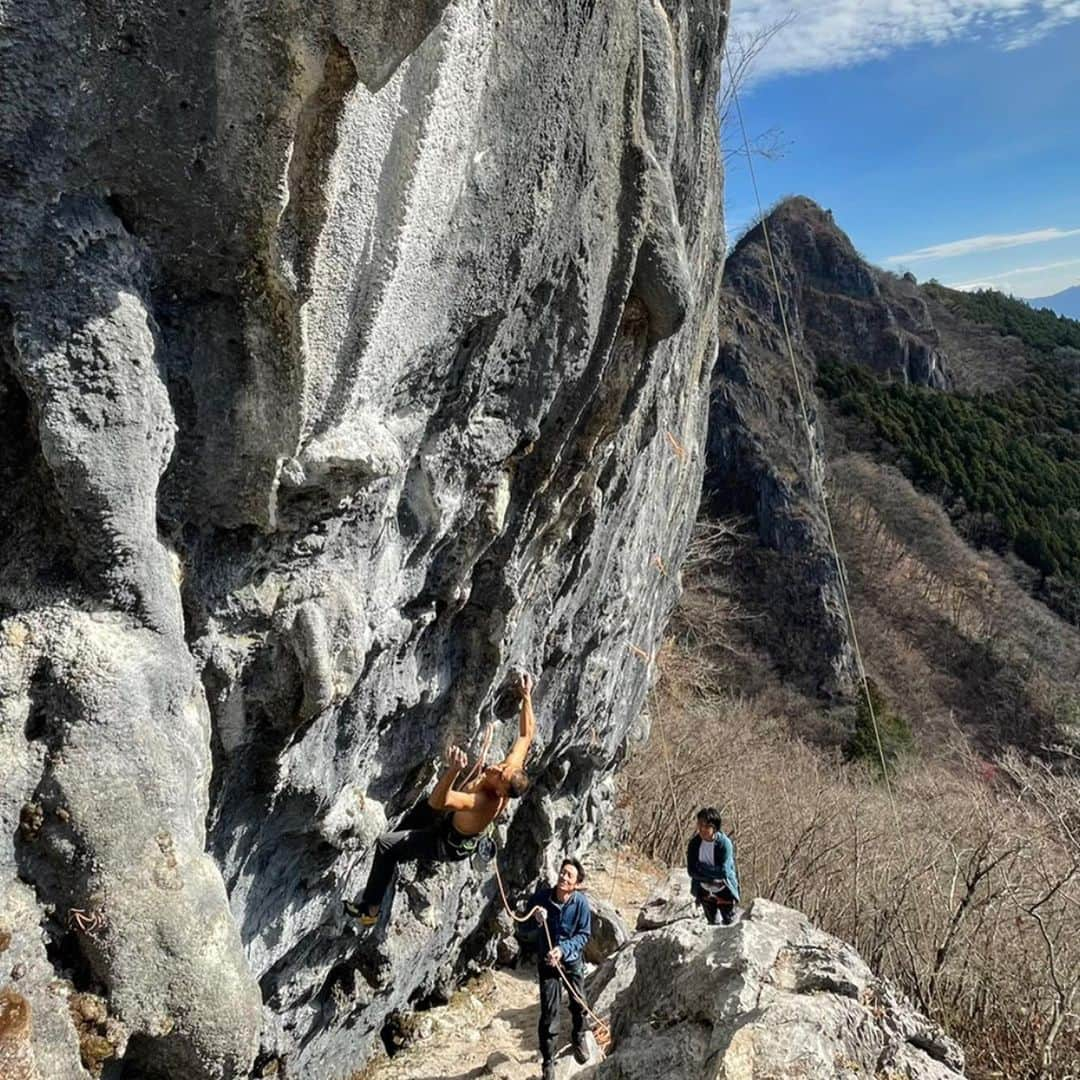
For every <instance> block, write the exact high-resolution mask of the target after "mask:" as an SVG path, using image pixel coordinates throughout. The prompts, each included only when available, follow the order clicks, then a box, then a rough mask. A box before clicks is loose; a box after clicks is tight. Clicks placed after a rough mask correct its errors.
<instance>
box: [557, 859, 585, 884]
mask: <svg viewBox="0 0 1080 1080" xmlns="http://www.w3.org/2000/svg"><path fill="white" fill-rule="evenodd" d="M564 866H572V867H573V868H574V869H575V870H576V871H577V880H576V881H575V882H574V884H575V885H580V884H581V883H582V882H583V881H584V880H585V867H584V866H582V865H581V863H579V862H578V861H577V859H575V858H573V857H572V856H570V855H568V856H567V857H566V858H565V859H563V861H562V862H561V863H559V869H560V870H561V869H562V868H563V867H564Z"/></svg>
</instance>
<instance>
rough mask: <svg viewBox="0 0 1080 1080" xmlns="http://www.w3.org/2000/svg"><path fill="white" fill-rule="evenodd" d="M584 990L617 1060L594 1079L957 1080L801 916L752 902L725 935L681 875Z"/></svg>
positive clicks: (911, 1013)
mask: <svg viewBox="0 0 1080 1080" xmlns="http://www.w3.org/2000/svg"><path fill="white" fill-rule="evenodd" d="M638 925H639V930H638V932H637V933H636V934H634V936H633V937H632V938H631V940H630V941H629V942H628V943H627V944H626V945H625V946H624V947H623V948H622V949H620V950H619V951H618V952H617V953H615V954H614V955H613V956H612V957H611V958H610V959H609V960H608V961H607V962H606V963H605V964H604V965H603V966H601V967H600V968H599V969H598V970H597V972H596V973H595V975H594V976H593V978H592V980H591V982H590V996H591V998H592V1000H593V1007H594V1009H595V1010H596V1012H597V1013H598V1014H599V1015H601V1016H604V1017H606V1018H608V1020H609V1023H610V1026H611V1031H612V1036H613V1039H614V1051H613V1053H612V1054H611V1055H610V1056H609V1057H608V1058H607V1059H606V1060H604V1061H603V1062H602V1063H600V1064H599V1065H598V1066H597V1067H596V1069H595V1072H594V1073H593V1075H594V1076H595V1077H596V1078H597V1080H654V1078H655V1077H657V1076H664V1077H665V1078H666V1080H772V1078H776V1077H785V1078H794V1077H798V1078H799V1080H863V1078H871V1077H873V1078H877V1080H885V1078H888V1080H957V1078H959V1077H962V1076H963V1070H964V1056H963V1052H962V1051H961V1050H960V1048H959V1047H958V1046H957V1045H956V1043H955V1042H953V1041H952V1040H951V1039H950V1038H948V1036H946V1035H945V1034H944V1032H943V1031H941V1029H940V1028H939V1027H938V1026H937V1025H936V1024H934V1023H932V1022H931V1021H929V1020H927V1019H926V1018H925V1017H924V1016H922V1015H921V1014H919V1013H918V1012H916V1011H915V1010H914V1009H913V1008H912V1007H911V1006H910V1005H908V1004H907V1002H906V1001H904V1000H903V998H901V997H900V995H899V994H897V992H896V991H895V990H894V989H893V988H892V987H891V986H890V985H889V984H888V983H886V982H884V981H883V980H881V979H878V978H877V977H875V976H874V974H873V973H872V972H871V971H870V969H869V967H867V965H866V964H865V963H864V962H863V960H862V959H861V958H860V957H859V955H858V954H857V953H856V952H855V951H854V950H853V949H852V948H851V947H850V946H849V945H846V944H844V942H842V941H840V940H838V939H837V938H834V937H831V936H830V935H829V934H826V933H824V932H823V931H821V930H819V929H817V928H816V927H815V926H813V925H812V924H811V923H810V921H809V920H808V919H807V918H806V916H804V915H802V914H801V913H800V912H798V911H794V910H792V909H791V908H786V907H782V906H781V905H779V904H774V903H772V902H770V901H768V900H762V899H757V900H754V901H753V902H752V903H751V904H750V906H749V908H748V909H747V910H746V912H745V913H744V914H743V916H742V918H741V919H740V921H738V922H737V923H736V924H735V925H734V926H730V927H723V926H716V927H713V926H709V925H707V924H706V923H705V921H704V920H703V919H702V918H701V917H700V915H696V914H695V909H694V906H693V902H692V901H691V899H690V895H689V880H688V878H687V877H686V875H685V873H682V872H681V871H676V872H674V873H672V875H671V876H670V877H669V879H668V881H666V882H665V883H664V884H663V885H662V886H661V887H660V888H659V889H658V890H657V892H656V893H654V894H653V896H652V897H650V899H649V901H648V902H647V903H646V905H645V907H644V908H643V910H642V915H641V918H640V920H639V924H638Z"/></svg>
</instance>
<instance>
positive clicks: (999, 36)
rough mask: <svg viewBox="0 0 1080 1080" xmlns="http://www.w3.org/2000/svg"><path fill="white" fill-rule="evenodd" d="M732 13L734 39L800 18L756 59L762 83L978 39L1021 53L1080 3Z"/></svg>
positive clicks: (798, 0) (810, 5)
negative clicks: (918, 48) (916, 48)
mask: <svg viewBox="0 0 1080 1080" xmlns="http://www.w3.org/2000/svg"><path fill="white" fill-rule="evenodd" d="M732 7H733V9H734V10H733V12H732V35H733V37H753V36H754V35H755V34H759V33H761V32H763V31H764V30H766V29H767V28H769V27H772V26H775V25H776V24H778V23H780V22H782V21H783V20H784V19H785V18H787V17H789V16H790V15H791V14H792V13H794V16H795V18H794V19H793V20H792V22H791V23H790V25H787V26H784V27H783V28H782V29H781V30H780V31H779V32H778V33H777V34H776V36H775V37H773V39H772V40H771V41H770V42H769V43H768V45H767V46H766V47H765V48H764V49H763V50H762V52H761V55H760V56H759V57H758V58H757V61H756V64H755V66H754V78H756V79H759V80H760V79H764V78H769V77H771V76H776V75H780V74H793V73H797V72H807V71H822V70H825V69H828V68H837V67H849V66H851V65H853V64H859V63H862V62H863V61H865V60H874V59H880V58H881V57H884V56H887V55H889V53H892V52H895V51H896V50H898V49H903V48H907V47H908V46H911V45H919V44H931V45H941V44H944V43H945V42H948V41H953V40H956V39H958V38H971V37H973V36H975V35H978V34H981V35H985V36H986V37H988V38H989V39H990V40H992V41H994V42H996V43H997V44H998V45H999V46H1000V47H1001V48H1004V49H1020V48H1024V47H1026V46H1028V45H1031V44H1033V43H1034V42H1036V41H1039V40H1041V39H1042V38H1044V37H1046V35H1047V34H1049V33H1051V32H1052V31H1053V30H1055V29H1056V28H1058V27H1060V26H1062V25H1064V24H1065V23H1067V22H1070V21H1071V20H1073V19H1080V0H947V2H944V0H936V2H931V0H736V2H735V3H734V4H733V5H732Z"/></svg>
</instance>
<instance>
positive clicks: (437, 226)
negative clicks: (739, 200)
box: [0, 0, 725, 1080]
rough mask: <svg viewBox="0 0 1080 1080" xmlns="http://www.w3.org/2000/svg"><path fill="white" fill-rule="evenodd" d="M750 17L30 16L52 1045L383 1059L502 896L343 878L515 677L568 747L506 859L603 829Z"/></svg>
mask: <svg viewBox="0 0 1080 1080" xmlns="http://www.w3.org/2000/svg"><path fill="white" fill-rule="evenodd" d="M723 7H724V5H723V3H722V0H681V2H680V0H665V2H663V3H661V2H660V0H640V2H638V0H612V2H608V3H604V4H598V3H595V2H594V0H576V2H575V0H568V2H566V3H558V4H532V3H525V2H524V0H520V2H514V0H501V2H496V0H454V2H450V3H447V2H445V0H414V2H407V0H395V2H393V3H391V2H389V0H366V2H365V0H360V2H359V3H356V4H351V5H339V4H330V3H321V4H313V5H307V6H300V7H297V6H295V5H286V4H279V3H275V2H273V0H271V2H270V3H265V4H249V3H229V4H215V5H209V4H204V3H198V4H187V3H178V2H174V3H170V4H168V5H166V4H163V3H160V2H157V0H146V2H141V3H140V2H136V0H124V2H121V0H113V2H110V0H103V2H102V3H97V4H94V5H68V6H66V7H62V8H57V9H55V10H54V5H49V4H47V3H45V2H44V0H31V2H29V3H26V4H22V5H19V6H18V9H17V10H14V9H13V10H12V11H10V12H8V13H6V14H5V15H4V19H5V20H6V21H7V26H6V27H5V29H6V32H7V35H8V37H9V38H10V40H11V41H12V43H13V44H12V46H11V47H10V48H9V49H8V50H7V51H6V61H5V65H4V69H3V72H2V74H0V79H2V80H3V81H4V87H3V90H4V93H3V97H2V100H3V102H4V105H3V106H2V108H3V117H4V123H3V125H2V128H0V130H2V131H3V132H4V135H3V137H2V138H3V142H2V147H3V149H2V151H0V154H2V168H3V175H4V177H5V184H4V194H3V196H2V198H3V201H4V210H5V229H4V232H3V236H2V237H0V288H2V290H3V293H2V307H0V348H2V360H3V362H2V365H0V423H2V425H3V430H4V431H5V433H6V435H5V439H4V441H3V445H2V446H0V478H2V480H3V484H4V489H5V492H6V496H7V497H6V499H5V503H4V507H3V509H2V510H0V521H2V528H0V559H2V560H3V565H4V567H5V572H4V575H3V580H2V583H0V617H2V619H3V624H2V628H0V691H2V699H0V761H2V762H3V763H4V771H3V773H2V775H0V783H2V788H0V817H2V822H3V830H2V836H3V839H2V840H0V931H3V933H4V934H10V945H9V946H8V951H7V953H6V955H5V968H4V970H5V972H6V971H7V968H6V960H7V959H12V962H13V965H14V966H13V967H12V968H11V970H12V971H14V972H17V973H18V977H17V978H14V979H13V980H12V986H11V994H12V995H14V997H13V998H12V999H11V1001H12V1004H11V1008H12V1009H13V1010H15V1012H13V1013H12V1015H15V1013H16V1012H17V1013H18V1015H19V1016H20V1017H21V1019H20V1023H19V1025H18V1030H17V1032H16V1034H15V1035H13V1036H12V1038H16V1037H17V1039H20V1040H23V1041H24V1042H26V1046H23V1044H22V1043H19V1046H17V1047H15V1049H14V1050H13V1051H12V1053H16V1052H17V1053H19V1054H22V1055H23V1057H24V1058H26V1059H27V1061H28V1062H29V1064H27V1066H26V1067H27V1068H28V1069H30V1068H33V1069H37V1070H38V1071H39V1072H40V1073H41V1075H43V1076H48V1077H50V1078H56V1080H65V1078H69V1077H71V1078H74V1077H82V1076H84V1075H86V1068H88V1067H96V1066H99V1065H100V1063H101V1062H102V1061H106V1062H107V1061H109V1060H110V1059H111V1058H115V1057H118V1056H121V1055H123V1062H122V1064H121V1065H120V1066H119V1070H120V1074H122V1075H130V1076H136V1075H140V1076H141V1075H162V1076H170V1077H179V1076H183V1077H191V1078H193V1080H198V1078H201V1077H230V1076H243V1075H247V1074H248V1073H249V1071H250V1070H251V1068H252V1067H253V1062H255V1060H256V1055H257V1054H261V1057H260V1058H259V1064H258V1068H259V1070H260V1071H262V1069H263V1066H264V1065H265V1064H266V1063H269V1062H270V1061H271V1060H273V1059H276V1060H277V1061H278V1075H279V1076H283V1075H289V1076H304V1077H333V1076H338V1075H342V1074H345V1073H347V1072H348V1070H349V1069H351V1068H354V1067H356V1066H357V1065H358V1064H359V1063H361V1062H362V1061H363V1059H364V1057H365V1056H366V1054H367V1052H368V1050H369V1048H370V1046H371V1045H372V1042H373V1040H374V1039H375V1038H377V1036H378V1033H379V1032H380V1030H381V1029H382V1028H383V1026H384V1024H385V1023H386V1021H387V1018H388V1017H390V1016H391V1015H392V1014H393V1013H394V1011H395V1010H399V1009H401V1008H403V1007H406V1006H407V1005H408V1004H409V1003H410V1002H411V1001H415V1000H418V999H420V998H423V997H425V996H428V995H430V994H432V993H438V992H440V991H441V990H442V989H444V988H445V987H446V986H447V985H449V983H450V981H451V980H452V979H453V977H454V975H455V974H456V973H457V971H458V970H460V968H461V965H462V964H464V963H466V962H467V961H468V959H469V958H470V957H474V956H476V955H478V954H479V953H480V952H481V951H482V948H483V946H482V944H481V943H482V941H483V933H482V930H483V920H484V919H485V918H486V912H487V911H488V910H489V909H490V905H491V900H492V886H491V882H490V876H489V874H488V873H487V872H486V871H484V872H481V871H479V870H477V871H475V872H474V871H473V870H472V869H471V868H470V867H468V866H467V865H465V866H460V865H459V866H457V867H455V868H443V869H441V870H439V871H438V872H437V873H436V874H435V875H434V876H433V877H432V876H431V875H430V873H429V872H425V873H424V874H422V875H421V878H422V880H421V881H419V882H417V881H413V880H406V881H405V882H404V883H403V887H402V888H400V889H399V890H398V893H397V896H396V899H395V901H394V903H395V907H394V924H393V926H394V928H393V930H392V932H391V933H390V934H388V935H387V936H386V937H385V938H379V939H376V940H371V941H368V940H366V939H364V940H361V939H358V938H356V937H355V936H352V935H350V934H349V933H348V932H347V928H346V927H345V926H344V924H343V921H342V919H341V916H340V910H341V908H340V901H341V899H342V897H343V896H352V895H354V894H355V893H357V892H358V891H359V889H360V887H361V886H362V884H363V880H364V877H365V876H366V872H367V868H368V865H369V862H370V849H371V841H372V838H373V836H374V835H375V834H376V833H377V831H378V829H379V828H380V827H381V826H382V825H383V824H384V823H385V822H386V821H387V820H391V821H393V820H397V819H399V818H400V817H401V815H402V814H404V813H405V812H406V811H407V810H408V809H409V808H410V807H411V806H413V805H414V804H415V803H416V802H417V801H418V800H421V799H422V797H423V795H424V793H425V791H426V788H427V785H428V784H429V782H430V780H431V778H432V776H433V772H434V767H435V761H436V758H437V756H438V754H439V753H440V751H441V749H442V748H443V746H444V745H445V743H446V742H447V741H448V740H449V739H451V738H453V739H457V740H459V741H463V742H469V741H470V740H475V738H476V735H477V733H478V731H479V729H480V727H481V725H482V724H483V723H484V722H486V721H488V720H490V719H495V720H496V721H497V730H496V748H497V749H502V748H503V747H504V746H505V745H506V744H507V743H508V741H509V739H510V737H511V731H512V728H513V725H514V720H513V717H512V715H510V713H511V710H509V709H507V708H506V707H505V702H504V700H503V697H502V695H501V694H500V689H501V688H502V686H503V685H504V681H505V677H506V674H507V672H508V670H509V669H510V668H511V667H512V666H516V665H522V666H525V667H527V668H529V669H531V670H532V671H533V672H534V673H536V675H537V676H538V680H539V681H538V690H537V694H536V701H537V706H538V714H539V735H538V740H537V744H536V748H535V750H534V755H533V760H532V762H531V764H530V771H531V772H532V773H533V775H534V777H535V778H536V783H535V786H534V788H533V790H532V791H531V793H530V794H529V796H528V797H527V798H526V799H525V800H524V801H523V803H522V804H521V805H520V806H519V807H517V809H516V813H515V814H514V816H513V818H512V821H511V822H510V823H509V825H508V829H504V830H503V832H504V841H505V843H506V847H507V850H506V852H505V854H504V855H503V857H502V860H501V863H502V865H503V868H504V873H505V874H506V875H507V876H508V877H510V878H511V880H515V879H518V878H520V879H527V878H528V877H529V876H530V875H531V874H533V873H534V872H535V870H536V869H537V867H538V866H540V865H541V863H542V862H543V860H544V859H545V858H547V857H548V855H549V854H550V853H551V852H552V851H553V850H554V848H556V847H558V846H559V845H561V844H562V843H563V842H564V840H565V839H566V838H567V837H570V836H573V837H574V838H575V842H577V843H580V842H582V840H584V839H587V838H588V836H589V835H591V833H592V832H594V831H595V829H596V828H597V826H598V823H599V822H600V819H601V817H602V814H603V811H604V808H605V806H606V805H607V800H608V797H609V794H608V793H609V786H608V779H609V777H610V774H611V772H612V770H613V769H614V767H615V766H616V764H617V763H618V761H619V760H620V757H621V755H622V753H623V750H624V746H625V740H626V737H627V734H628V729H629V728H630V726H631V725H632V724H633V723H634V721H635V717H636V715H637V712H638V709H639V707H640V705H641V702H642V699H643V696H644V693H645V689H646V686H647V683H648V679H649V677H650V669H649V665H648V663H647V658H648V656H649V655H650V654H651V653H652V651H653V650H654V648H655V647H656V644H657V642H658V638H659V634H660V631H661V628H662V626H663V623H664V620H665V619H666V617H667V614H668V611H669V610H670V607H671V605H672V603H673V601H674V596H675V590H676V573H675V570H676V568H677V567H678V564H679V562H680V559H681V557H682V552H683V548H684V545H685V541H686V537H687V533H688V530H689V527H690V523H691V520H692V517H693V515H694V512H695V509H696V504H697V497H698V488H699V485H700V480H701V471H702V464H701V456H700V449H699V448H700V446H701V445H702V441H703V434H704V424H705V412H706V404H707V402H706V398H707V392H708V381H709V373H710V367H711V364H712V362H713V358H714V355H715V351H716V328H717V325H718V318H717V290H718V287H719V279H720V273H719V271H720V264H721V261H722V252H723V235H722V221H721V215H720V175H719V166H718V162H717V149H716V132H715V117H714V98H715V93H716V90H717V86H718V81H719V49H720V44H721V41H722V35H723V32H724V29H725V15H724V11H723ZM425 902H426V904H427V905H428V906H427V907H426V908H425ZM0 940H4V939H3V935H0ZM58 974H61V975H62V976H63V980H57V975H58ZM64 980H66V981H64ZM16 999H18V1000H16ZM14 1030H15V1029H14V1028H13V1031H14ZM80 1050H81V1055H80ZM24 1051H25V1052H24ZM27 1055H29V1056H27ZM80 1056H81V1060H80ZM31 1059H32V1060H31Z"/></svg>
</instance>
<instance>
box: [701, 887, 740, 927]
mask: <svg viewBox="0 0 1080 1080" xmlns="http://www.w3.org/2000/svg"><path fill="white" fill-rule="evenodd" d="M698 903H699V904H700V905H701V908H702V910H703V911H704V912H705V918H706V919H708V920H709V922H710V923H712V924H713V925H714V926H715V925H716V921H717V919H718V918H719V920H720V922H722V923H723V924H724V925H725V926H730V925H731V923H732V922H733V921H734V920H735V896H734V894H733V893H732V891H731V890H730V889H729V888H728V887H727V886H726V885H725V886H724V887H723V889H721V890H720V892H718V893H712V894H710V893H707V892H702V893H701V895H700V896H699V897H698Z"/></svg>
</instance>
